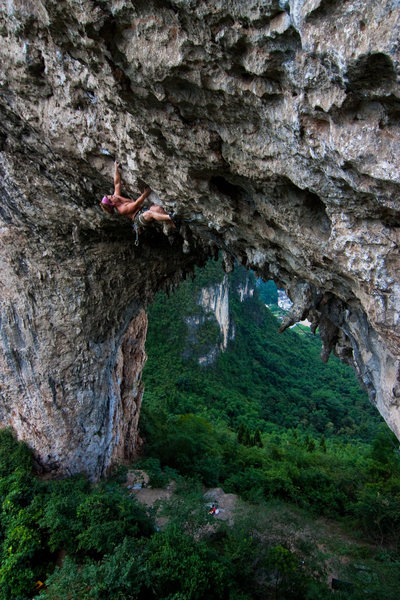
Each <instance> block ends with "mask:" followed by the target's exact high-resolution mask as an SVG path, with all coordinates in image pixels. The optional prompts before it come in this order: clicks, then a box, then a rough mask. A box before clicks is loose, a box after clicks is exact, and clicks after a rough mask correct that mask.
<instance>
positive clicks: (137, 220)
mask: <svg viewBox="0 0 400 600" xmlns="http://www.w3.org/2000/svg"><path fill="white" fill-rule="evenodd" d="M146 210H147V209H146V208H141V209H140V210H138V212H137V213H136V215H135V217H134V219H133V225H132V229H133V231H134V232H135V236H136V237H135V246H139V234H140V231H141V226H142V225H143V220H142V219H141V218H140V217H141V216H142V214H143V213H144V212H146Z"/></svg>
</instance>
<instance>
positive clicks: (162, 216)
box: [142, 205, 175, 227]
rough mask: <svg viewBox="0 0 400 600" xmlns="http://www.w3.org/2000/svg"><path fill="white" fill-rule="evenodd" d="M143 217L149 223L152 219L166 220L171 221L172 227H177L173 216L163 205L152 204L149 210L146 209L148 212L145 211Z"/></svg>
mask: <svg viewBox="0 0 400 600" xmlns="http://www.w3.org/2000/svg"><path fill="white" fill-rule="evenodd" d="M142 218H143V219H144V220H145V221H146V222H149V223H150V222H151V221H164V222H166V223H169V224H170V225H171V226H172V227H175V225H174V223H173V221H172V219H171V217H170V216H169V215H168V214H167V213H166V212H165V210H164V209H163V208H162V207H161V206H155V205H153V206H151V207H150V208H149V210H146V212H144V213H143V215H142Z"/></svg>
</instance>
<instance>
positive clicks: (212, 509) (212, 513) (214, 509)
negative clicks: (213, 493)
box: [208, 504, 217, 515]
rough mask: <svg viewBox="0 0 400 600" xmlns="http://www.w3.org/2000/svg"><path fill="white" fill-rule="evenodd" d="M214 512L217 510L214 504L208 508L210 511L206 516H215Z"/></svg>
mask: <svg viewBox="0 0 400 600" xmlns="http://www.w3.org/2000/svg"><path fill="white" fill-rule="evenodd" d="M216 512H217V509H216V507H215V504H213V505H212V507H211V508H210V510H209V511H208V514H209V515H215V513H216Z"/></svg>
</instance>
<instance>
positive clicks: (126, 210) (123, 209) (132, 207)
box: [117, 188, 151, 216]
mask: <svg viewBox="0 0 400 600" xmlns="http://www.w3.org/2000/svg"><path fill="white" fill-rule="evenodd" d="M150 192H151V190H150V188H146V189H145V191H144V192H143V194H142V195H141V196H139V198H138V199H137V200H130V199H129V198H122V196H118V198H119V199H120V200H122V201H123V202H124V204H120V205H119V206H117V210H118V212H119V214H120V215H125V216H129V215H131V214H133V213H135V212H137V211H138V210H139V209H140V208H141V207H142V204H143V202H144V201H145V200H146V198H147V196H148V195H149V194H150Z"/></svg>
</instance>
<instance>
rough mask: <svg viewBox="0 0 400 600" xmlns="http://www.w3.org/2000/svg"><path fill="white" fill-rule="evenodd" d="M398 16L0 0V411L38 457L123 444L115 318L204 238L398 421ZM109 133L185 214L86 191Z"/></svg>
mask: <svg viewBox="0 0 400 600" xmlns="http://www.w3.org/2000/svg"><path fill="white" fill-rule="evenodd" d="M399 23H400V9H399V2H398V1H397V0H379V1H378V0H367V1H366V0H343V1H341V2H339V1H338V0H329V1H328V0H235V1H234V0H224V1H223V2H222V0H207V1H203V0H169V1H168V2H167V1H165V2H163V1H160V0H146V2H144V1H142V0H138V1H135V2H133V1H129V0H111V1H109V0H107V1H106V0H86V1H85V2H76V1H75V0H7V1H5V0H0V36H1V46H0V48H1V63H0V111H1V117H0V179H1V204H0V218H1V229H0V243H1V261H2V265H1V267H2V268H1V275H0V277H1V309H0V316H1V336H2V337H1V348H2V354H1V356H2V358H1V363H0V368H1V401H0V402H1V414H0V419H1V422H2V423H9V424H11V425H12V426H13V427H15V428H16V429H17V431H18V434H19V436H20V437H22V438H25V439H27V440H28V441H29V442H30V443H31V444H32V445H33V446H34V447H35V448H36V450H37V453H38V458H39V459H40V460H41V461H42V463H43V464H45V465H47V466H48V467H54V468H62V469H64V470H70V471H77V470H80V469H82V468H86V469H87V470H88V471H89V472H90V473H91V474H92V475H93V476H94V477H96V476H98V475H99V474H100V473H102V472H104V471H105V470H106V469H107V467H108V466H109V465H110V464H111V462H112V461H113V460H114V459H116V458H118V459H119V458H121V456H127V457H129V456H130V455H131V452H132V447H133V445H134V442H135V431H134V430H135V425H134V423H135V418H136V417H135V415H136V414H137V406H138V405H139V404H140V400H139V399H138V396H137V395H135V392H134V391H132V390H134V389H137V390H139V387H140V386H139V383H138V381H139V380H138V377H139V374H138V373H139V371H140V364H141V361H142V358H143V354H142V350H139V349H138V348H139V346H141V341H140V340H142V339H143V335H144V324H143V322H142V325H141V326H139V325H138V324H137V322H136V321H135V322H134V324H133V325H132V327H136V331H137V333H135V334H134V336H136V339H137V340H138V341H137V350H135V351H133V350H132V348H133V347H134V346H135V344H136V342H135V341H131V342H128V341H127V340H128V338H127V337H126V336H127V331H128V329H129V327H130V324H131V323H132V321H133V320H134V319H135V318H136V316H137V315H139V313H140V311H141V310H142V308H143V307H145V306H146V304H147V303H148V302H149V301H150V300H151V298H152V296H153V294H154V292H155V291H156V290H157V289H159V288H160V287H163V288H165V289H166V288H168V287H169V286H170V285H175V284H176V283H177V282H178V281H179V280H180V279H182V278H183V277H184V276H185V274H186V272H188V271H190V270H191V269H192V267H193V265H194V264H195V263H198V264H201V263H202V262H203V261H204V260H205V258H206V257H207V256H209V255H215V254H216V252H218V250H222V251H223V252H224V256H225V263H226V267H227V269H230V268H231V264H232V261H233V259H234V258H236V259H237V260H238V261H239V262H240V263H242V264H244V265H245V266H247V267H248V268H251V269H254V270H255V271H256V273H257V275H258V276H261V277H263V278H273V279H275V281H277V283H278V284H279V285H280V286H282V287H284V288H285V289H286V290H287V292H288V293H289V295H290V297H291V299H292V300H293V301H294V307H293V310H292V315H291V317H290V318H289V319H288V320H287V322H286V323H285V324H284V326H288V325H290V324H291V323H292V322H294V321H295V320H299V319H302V318H305V316H306V315H307V314H308V318H309V319H310V320H312V321H313V323H314V326H316V325H317V324H318V325H319V330H320V334H321V336H322V339H323V340H324V351H323V359H324V360H325V359H326V358H327V356H328V354H329V352H330V351H331V349H334V351H335V352H336V353H337V354H338V355H339V356H340V357H341V358H342V359H343V360H346V361H348V362H352V363H354V365H355V366H356V368H357V370H358V373H359V376H360V379H361V380H362V382H363V383H364V385H365V386H366V387H367V389H368V391H369V394H370V398H371V401H372V402H374V403H375V404H376V406H377V408H378V409H379V410H380V412H381V413H382V415H383V416H384V418H385V419H386V420H387V422H388V424H389V425H390V427H392V429H393V430H394V431H395V432H396V433H397V435H400V416H399V401H400V400H399V399H400V375H399V354H400V325H399V323H400V303H399V295H400V287H399V253H398V244H399V216H400V215H399V213H400V202H399V181H400V175H399V174H400V169H399V151H398V150H399V115H400V103H399V85H398V74H399V44H398V38H399ZM110 154H115V155H116V156H118V158H119V159H120V161H121V162H122V164H123V166H124V177H125V185H126V193H127V194H134V193H136V192H137V191H138V188H137V181H138V179H139V178H140V179H141V180H143V181H145V182H146V183H147V184H149V185H151V186H152V188H153V189H154V190H155V192H156V193H157V195H158V197H159V198H160V201H161V202H162V203H163V205H164V206H165V207H166V209H167V210H169V211H174V212H176V213H178V215H180V216H181V217H183V218H184V219H185V221H184V223H183V225H182V226H181V228H180V230H179V232H177V233H176V234H175V236H174V239H173V240H171V241H172V243H170V241H169V240H168V239H167V238H166V237H165V236H163V234H162V232H161V231H156V230H154V231H152V232H149V233H148V234H146V235H145V236H144V237H142V239H141V242H140V245H139V247H137V248H136V247H135V246H134V244H133V237H132V232H131V228H130V225H129V223H128V222H124V220H123V219H118V218H111V217H107V216H106V215H104V214H102V213H101V212H100V210H99V208H98V202H99V199H100V198H101V196H102V195H103V194H104V193H106V192H109V191H110V190H111V185H110V184H111V168H112V160H111V158H110V156H109V155H110ZM140 314H141V313H140ZM140 319H142V317H140ZM139 330H140V333H139ZM129 339H132V338H129ZM124 344H125V345H124ZM126 344H128V345H129V344H133V346H131V349H129V348H128V349H127V347H126ZM124 348H125V350H124ZM125 361H127V362H125ZM132 361H133V362H135V363H136V365H137V368H136V367H131V366H128V363H130V362H132ZM123 365H125V366H123ZM124 373H126V374H127V375H126V377H127V379H126V381H125V375H124ZM134 373H135V374H134ZM128 388H129V389H130V390H131V391H129V392H128V391H127V390H128ZM126 403H127V404H130V403H132V404H131V405H130V406H128V405H127V404H126ZM122 414H123V415H125V416H126V419H127V424H126V425H124V426H122V425H121V423H120V420H121V419H120V415H122ZM125 416H124V419H125ZM128 421H129V424H128Z"/></svg>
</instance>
